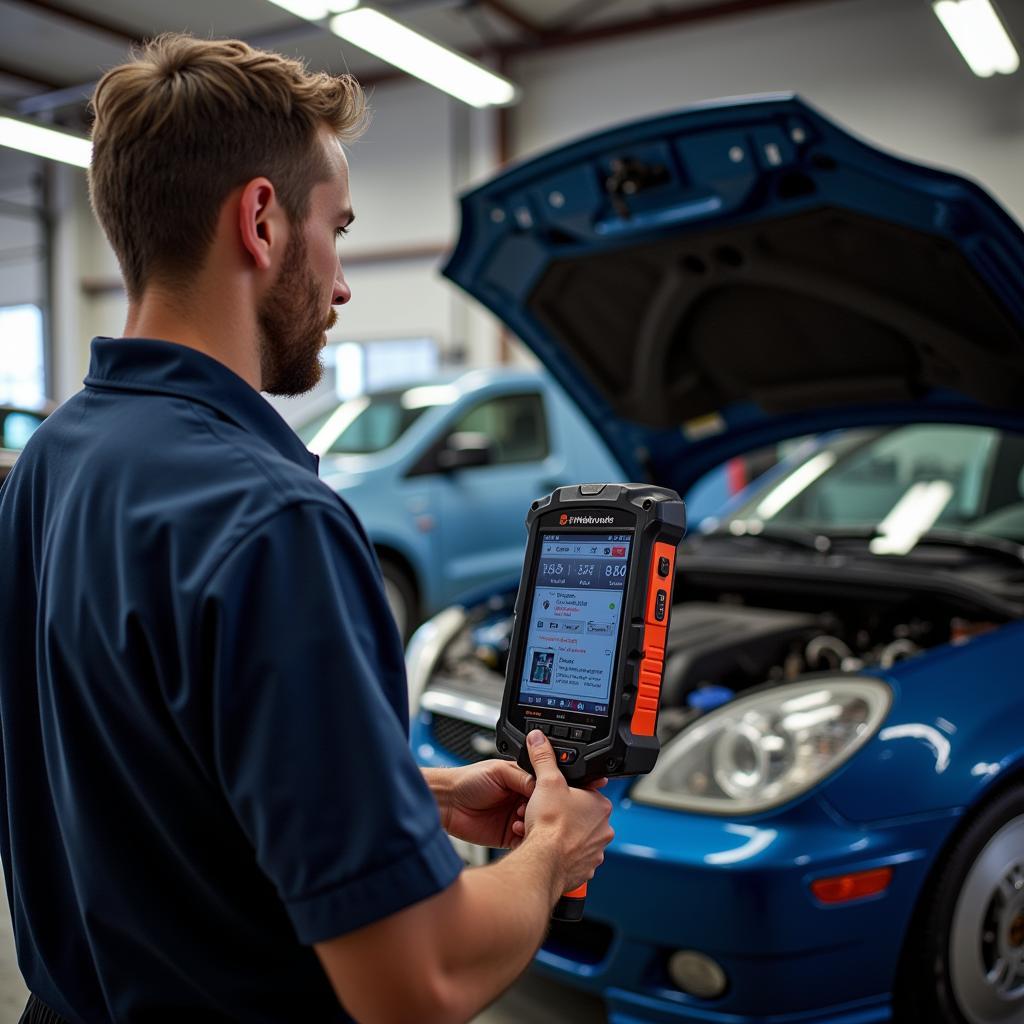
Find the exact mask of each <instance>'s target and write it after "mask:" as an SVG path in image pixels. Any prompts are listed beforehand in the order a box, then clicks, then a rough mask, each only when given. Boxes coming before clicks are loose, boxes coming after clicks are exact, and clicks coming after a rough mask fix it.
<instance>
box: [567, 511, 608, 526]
mask: <svg viewBox="0 0 1024 1024" xmlns="http://www.w3.org/2000/svg"><path fill="white" fill-rule="evenodd" d="M614 522H615V516H570V515H566V513H565V512H563V513H562V514H561V515H560V516H559V517H558V525H559V526H611V524H612V523H614Z"/></svg>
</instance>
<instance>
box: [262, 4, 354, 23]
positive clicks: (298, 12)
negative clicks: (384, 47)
mask: <svg viewBox="0 0 1024 1024" xmlns="http://www.w3.org/2000/svg"><path fill="white" fill-rule="evenodd" d="M270 2H271V3H272V4H276V5H277V6H278V7H280V8H282V9H283V10H286V11H289V12H290V13H291V14H294V15H295V16H296V17H299V18H305V19H306V21H322V20H323V19H324V18H326V17H327V15H328V14H341V13H342V12H343V11H354V10H355V9H356V8H357V7H358V6H359V0H270Z"/></svg>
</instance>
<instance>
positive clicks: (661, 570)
mask: <svg viewBox="0 0 1024 1024" xmlns="http://www.w3.org/2000/svg"><path fill="white" fill-rule="evenodd" d="M671 566H672V563H671V562H670V561H669V560H668V559H667V558H666V557H665V556H664V555H662V556H661V558H659V559H658V575H659V576H661V577H665V576H667V575H668V571H669V569H670V568H671Z"/></svg>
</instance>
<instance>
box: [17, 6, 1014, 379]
mask: <svg viewBox="0 0 1024 1024" xmlns="http://www.w3.org/2000/svg"><path fill="white" fill-rule="evenodd" d="M1015 2H1018V0H1015ZM509 73H510V74H511V76H512V77H513V78H514V79H515V80H516V81H517V82H518V83H519V84H520V85H521V86H522V88H523V92H524V97H523V101H522V103H521V105H520V106H519V107H518V108H516V109H515V110H514V111H513V112H512V115H511V128H512V143H513V149H514V155H524V154H532V153H535V152H537V151H539V150H541V149H544V148H548V147H550V146H552V145H556V144H558V143H560V142H563V141H565V140H568V139H571V138H573V137H575V136H578V135H580V134H583V133H586V132H589V131H592V130H594V129H596V128H600V127H605V126H609V125H612V124H616V123H618V122H621V121H623V120H626V119H630V118H634V117H641V116H644V115H647V114H650V113H653V112H660V111H667V110H671V109H674V108H678V107H680V106H683V105H685V104H687V103H691V102H695V101H700V100H705V99H710V98H716V97H721V96H726V95H739V94H747V93H753V92H764V91H779V90H796V91H798V92H800V93H801V94H802V95H803V96H804V98H805V99H807V100H808V101H810V102H812V103H813V104H815V105H816V106H818V107H820V108H821V109H822V110H824V111H825V112H826V113H828V114H830V115H832V116H833V117H834V118H836V119H837V120H839V121H840V122H842V123H844V124H845V125H846V126H847V127H849V128H851V129H852V130H854V131H855V132H857V133H858V134H860V135H862V136H864V137H866V138H867V139H869V140H872V141H874V142H876V143H879V144H881V145H883V146H886V147H888V148H891V149H893V150H895V151H898V152H900V153H902V154H904V155H908V156H910V157H912V158H915V159H919V160H923V161H926V162H932V163H936V164H940V165H944V166H948V167H952V168H955V169H958V170H961V171H964V172H966V173H968V174H970V175H973V176H974V177H976V178H978V179H979V180H981V181H982V182H983V183H984V184H985V185H986V186H987V187H989V188H990V189H991V190H992V191H993V192H994V193H995V194H996V195H997V196H998V197H1000V198H1001V199H1002V200H1003V202H1004V203H1005V204H1006V205H1007V206H1008V207H1009V208H1010V209H1011V210H1012V211H1014V212H1015V213H1016V215H1017V216H1018V217H1019V218H1022V219H1024V71H1021V72H1019V73H1018V74H1016V75H1014V76H1011V77H1009V78H1007V77H1003V76H997V77H996V78H993V79H990V80H982V79H979V78H976V77H975V76H974V75H973V74H971V72H970V71H969V69H968V68H967V66H966V65H965V64H964V63H963V61H962V60H961V59H960V57H959V55H958V54H957V53H956V52H955V50H954V49H953V47H952V44H951V43H950V41H949V39H948V38H947V37H946V35H945V33H944V32H943V30H942V28H941V26H940V25H939V23H938V21H937V20H936V18H935V17H934V15H933V14H932V13H931V10H930V8H929V5H928V4H926V3H924V2H922V0H831V2H823V3H821V4H820V5H806V6H799V7H794V8H793V9H791V10H782V11H778V12H773V13H761V14H757V15H747V16H744V17H731V18H728V19H724V20H721V21H717V22H712V23H708V24H705V25H700V26H693V27H688V28H679V29H675V30H669V31H660V32H654V33H647V34H644V35H637V36H633V37H628V38H625V39H622V40H618V41H610V42H605V43H601V44H593V45H587V46H579V47H575V48H572V49H563V50H554V51H549V52H545V53H541V54H537V55H533V56H530V57H526V58H521V59H519V60H517V61H515V62H513V63H512V65H511V67H510V69H509ZM372 105H373V108H374V111H375V117H374V122H373V124H372V126H371V128H370V130H369V131H368V133H367V134H366V136H365V137H364V139H363V140H361V141H360V142H358V143H357V144H355V145H354V146H353V147H352V149H351V152H350V162H351V166H352V194H353V199H354V205H355V209H356V212H357V218H358V219H357V222H356V224H355V225H354V227H353V230H352V233H351V235H350V236H349V238H348V239H347V240H346V241H345V242H343V243H342V246H343V249H342V253H343V257H348V258H351V268H350V270H349V272H348V276H349V281H350V284H351V286H352V290H353V299H352V302H351V303H350V304H349V305H348V306H347V307H346V308H345V309H344V310H342V312H341V316H340V322H339V324H338V327H337V328H335V332H334V336H335V337H336V338H337V339H339V340H361V339H374V340H376V339H381V338H388V337H406V336H412V335H416V336H422V335H429V336H432V337H435V338H436V339H437V340H438V341H439V342H440V343H441V345H442V348H443V349H444V350H446V351H449V352H451V351H463V352H465V353H466V355H467V356H468V359H469V361H470V362H472V363H484V362H489V361H493V360H494V359H495V358H496V357H497V355H498V353H499V328H498V326H497V325H496V323H495V322H494V321H493V319H492V318H491V317H490V316H489V314H486V313H483V312H481V311H479V310H478V309H477V308H476V306H475V304H472V303H467V302H466V301H465V300H464V299H462V298H461V296H460V294H459V293H458V292H457V291H456V290H455V289H454V288H452V287H451V286H450V285H448V284H447V283H446V282H445V281H443V280H442V279H441V278H440V276H439V274H438V265H439V263H440V259H439V257H438V256H436V255H434V256H427V257H424V258H409V259H404V260H398V261H394V262H390V263H383V264H382V263H364V264H360V262H359V259H358V257H359V256H360V255H361V254H362V255H366V254H367V253H372V252H377V253H379V252H380V251H381V250H395V249H406V248H407V247H409V246H419V247H427V248H435V249H436V248H438V247H443V246H448V245H450V244H451V243H452V242H453V240H454V237H455V234H456V232H457V217H458V215H457V206H456V200H455V196H456V193H457V192H458V190H459V189H461V188H463V187H465V186H466V184H467V183H470V182H473V181H477V180H479V179H480V178H481V177H482V176H484V175H486V174H489V173H490V172H491V171H492V169H493V167H494V163H495V156H496V144H495V139H496V115H495V114H493V113H478V112H473V111H469V110H468V109H467V108H465V107H463V106H462V105H461V104H458V103H456V102H455V101H452V100H448V99H447V98H446V97H444V96H442V95H441V94H439V93H437V92H435V91H434V90H432V89H430V88H428V87H426V86H422V85H419V84H416V83H411V82H409V81H407V80H406V81H402V82H396V83H393V84H387V85H381V86H379V87H378V88H377V89H376V90H375V92H374V95H373V98H372ZM67 174H68V175H70V176H72V180H71V182H70V184H69V186H68V196H67V197H66V204H65V216H64V218H62V221H61V224H60V226H59V229H58V237H59V239H60V240H61V241H60V243H59V246H60V247H59V261H58V271H59V273H58V277H59V279H60V282H61V283H60V285H59V288H58V292H59V294H58V296H57V306H58V309H57V314H58V315H57V321H58V324H57V327H58V331H57V342H58V347H59V348H60V350H61V353H62V355H61V356H60V358H59V360H58V362H59V364H60V373H59V374H58V381H59V391H60V395H59V397H63V396H64V395H66V394H68V393H70V391H72V390H74V389H75V388H76V387H77V386H78V382H79V381H80V380H81V371H83V370H84V365H85V358H86V357H85V352H86V348H87V344H88V339H89V337H90V336H91V335H92V334H94V333H116V332H117V331H118V330H120V327H121V325H122V323H123V319H124V299H123V296H122V295H119V294H116V293H115V294H110V293H105V294H102V295H100V296H92V297H90V296H85V295H83V294H82V292H81V289H80V287H79V285H78V282H79V281H80V280H81V279H82V278H83V277H92V278H97V277H99V278H102V277H104V276H106V277H107V278H110V277H111V276H113V275H114V274H115V273H116V268H115V265H114V262H113V259H112V256H111V255H110V253H109V249H108V248H107V247H106V243H105V241H104V240H103V239H102V236H101V234H100V232H99V230H98V229H97V228H96V227H95V226H94V225H93V224H92V222H91V215H90V214H89V212H88V206H87V203H86V200H85V192H84V186H83V184H82V177H83V176H82V175H81V174H79V173H78V172H75V171H72V170H68V171H67ZM2 278H3V269H2V268H0V282H2ZM0 290H2V288H0Z"/></svg>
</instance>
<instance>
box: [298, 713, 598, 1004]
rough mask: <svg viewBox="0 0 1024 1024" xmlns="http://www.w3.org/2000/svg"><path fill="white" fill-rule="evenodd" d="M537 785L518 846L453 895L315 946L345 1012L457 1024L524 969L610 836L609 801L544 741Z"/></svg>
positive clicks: (461, 881) (535, 754)
mask: <svg viewBox="0 0 1024 1024" xmlns="http://www.w3.org/2000/svg"><path fill="white" fill-rule="evenodd" d="M533 735H534V736H537V737H538V742H537V744H536V745H535V746H531V748H530V755H531V758H532V759H533V764H534V768H535V770H536V772H537V787H536V790H535V792H534V795H533V796H532V797H531V798H530V802H529V805H528V807H527V810H526V817H525V821H524V825H525V831H526V836H525V838H524V840H523V842H522V844H521V845H520V846H519V847H518V849H516V850H513V851H512V852H511V853H509V854H508V855H507V856H506V857H504V858H502V859H501V860H500V861H498V862H496V863H494V864H491V865H489V866H487V867H484V868H474V869H472V870H468V871H463V872H462V874H461V875H460V876H459V878H458V879H457V880H456V881H455V882H454V883H453V884H452V885H451V886H449V887H448V888H447V889H446V890H444V891H443V892H441V893H439V894H438V895H436V896H432V897H431V898H430V899H427V900H423V901H422V902H420V903H416V904H413V905H412V906H410V907H408V908H406V909H404V910H402V911H399V912H398V913H395V914H392V915H391V916H390V917H387V918H384V919H383V920H381V921H377V922H375V923H374V924H371V925H368V926H366V927H365V928H360V929H359V930H357V931H354V932H351V933H349V934H347V935H343V936H340V937H338V938H336V939H332V940H330V941H328V942H322V943H318V944H317V945H316V947H315V948H316V952H317V955H318V956H319V957H320V960H321V963H322V964H323V966H324V970H325V971H326V972H327V976H328V977H329V978H330V980H331V983H332V985H333V986H334V989H335V991H336V992H337V994H338V998H339V999H340V1000H341V1001H342V1003H343V1004H344V1005H345V1007H346V1009H347V1010H348V1011H349V1012H350V1013H351V1014H352V1015H353V1016H354V1017H356V1018H357V1019H358V1020H360V1021H362V1022H364V1024H392V1022H394V1024H405V1022H407V1021H410V1020H415V1021H417V1022H421V1024H456V1022H459V1021H466V1020H468V1019H469V1018H470V1017H472V1016H473V1015H474V1014H475V1013H477V1012H478V1011H479V1010H480V1009H481V1008H482V1007H484V1006H486V1005H487V1004H488V1003H489V1002H491V1001H492V1000H493V999H495V998H496V997H497V996H498V995H499V994H500V993H501V992H502V991H504V989H505V988H507V987H508V985H509V984H511V982H512V981H514V980H515V978H516V977H518V975H519V974H520V973H521V972H522V971H523V970H524V969H525V968H526V966H527V965H528V964H529V962H530V959H531V958H532V956H533V954H534V953H535V952H536V950H537V947H538V946H539V945H540V943H541V941H542V940H543V938H544V934H545V932H546V930H547V926H548V922H549V919H550V915H551V909H552V907H553V906H554V904H555V902H556V900H557V899H558V897H559V895H560V894H561V893H562V892H564V891H566V890H567V889H571V888H575V887H576V886H577V885H579V884H580V883H581V882H583V881H586V880H589V879H590V878H591V877H592V876H593V873H594V870H595V869H596V868H597V866H598V865H599V864H600V863H601V861H602V860H603V859H604V858H603V852H602V851H603V850H604V847H605V846H606V845H607V844H608V842H610V840H611V838H612V835H613V833H612V830H611V828H610V826H609V825H608V815H609V813H610V811H611V804H610V803H609V802H608V801H607V800H606V799H605V798H604V797H603V796H601V795H600V794H599V793H597V792H594V791H591V790H581V789H570V788H569V787H568V786H567V785H566V782H565V779H564V778H563V777H562V774H561V773H560V772H559V770H558V767H557V765H556V764H555V760H554V752H553V751H552V749H551V745H550V743H548V741H547V739H545V738H544V737H543V736H542V735H541V734H539V733H534V734H533Z"/></svg>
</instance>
